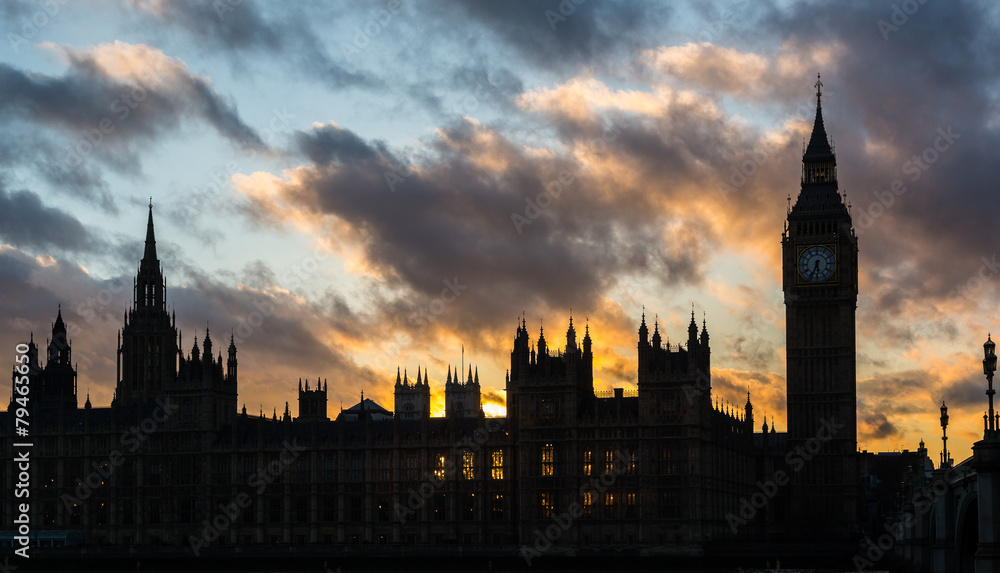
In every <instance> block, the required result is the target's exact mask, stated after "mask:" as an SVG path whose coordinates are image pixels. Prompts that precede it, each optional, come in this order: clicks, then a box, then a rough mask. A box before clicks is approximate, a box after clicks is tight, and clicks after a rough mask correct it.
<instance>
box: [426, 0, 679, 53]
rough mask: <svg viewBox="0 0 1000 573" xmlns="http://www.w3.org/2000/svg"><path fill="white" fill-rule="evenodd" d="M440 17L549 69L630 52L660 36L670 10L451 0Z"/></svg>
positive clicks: (557, 2) (598, 4)
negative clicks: (484, 33)
mask: <svg viewBox="0 0 1000 573" xmlns="http://www.w3.org/2000/svg"><path fill="white" fill-rule="evenodd" d="M448 8H449V9H450V11H453V12H454V13H455V14H454V15H451V14H446V15H445V17H446V18H449V19H453V20H455V21H456V22H461V23H462V24H461V25H456V26H454V29H455V30H456V32H457V33H462V34H464V33H467V32H465V31H463V30H464V29H465V28H466V25H467V22H468V21H469V20H470V19H471V21H473V22H475V23H476V24H478V25H480V26H482V27H484V28H486V29H488V30H490V31H492V32H493V33H494V34H496V35H497V36H498V38H499V39H500V41H501V44H502V45H503V47H504V49H505V50H515V51H516V52H517V53H518V54H519V55H520V56H521V57H522V58H524V59H525V60H527V61H528V62H530V63H531V64H532V65H534V66H536V67H538V68H542V69H548V70H561V69H575V68H579V67H593V66H598V67H603V66H604V65H607V64H610V63H612V62H615V61H619V60H621V59H624V58H625V57H627V56H628V55H629V54H630V53H631V52H632V51H634V50H636V49H639V48H643V47H652V46H653V45H655V43H656V42H658V41H660V40H659V39H656V38H655V37H654V34H653V32H655V31H657V30H659V29H662V27H663V26H665V25H666V23H667V21H668V20H669V17H670V13H671V9H670V8H669V7H666V6H663V5H660V4H656V5H649V4H644V3H638V2H583V3H580V4H578V3H577V2H573V1H572V0H569V1H562V0H547V1H544V2H537V1H532V0H516V1H503V0H486V1H470V0H455V1H453V2H450V6H449V7H448Z"/></svg>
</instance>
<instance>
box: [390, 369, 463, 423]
mask: <svg viewBox="0 0 1000 573" xmlns="http://www.w3.org/2000/svg"><path fill="white" fill-rule="evenodd" d="M450 372H451V370H450V369H449V374H450ZM394 395H395V406H394V408H395V412H394V416H395V418H396V419H397V420H420V419H426V418H430V416H431V392H430V385H429V380H428V379H427V376H421V375H420V367H419V366H418V367H417V381H416V382H415V383H412V384H411V383H410V377H409V375H408V374H407V373H406V370H405V369H403V376H402V378H400V375H399V367H397V368H396V386H395V393H394Z"/></svg>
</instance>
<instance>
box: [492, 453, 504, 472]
mask: <svg viewBox="0 0 1000 573" xmlns="http://www.w3.org/2000/svg"><path fill="white" fill-rule="evenodd" d="M492 470H493V471H492V477H493V479H503V450H493V468H492Z"/></svg>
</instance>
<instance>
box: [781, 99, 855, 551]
mask: <svg viewBox="0 0 1000 573" xmlns="http://www.w3.org/2000/svg"><path fill="white" fill-rule="evenodd" d="M822 87H823V84H822V83H821V82H820V81H818V80H817V82H816V120H815V123H814V124H813V131H812V136H811V137H810V139H809V145H808V146H807V147H806V150H805V154H804V155H803V156H802V187H801V190H800V191H799V195H798V198H797V200H796V201H795V205H794V206H792V207H791V209H790V210H789V212H788V221H787V223H786V226H785V232H784V233H783V234H782V240H781V251H782V270H783V283H784V287H783V288H784V292H785V343H786V349H787V355H786V361H787V377H786V379H787V384H788V388H787V398H788V442H789V443H788V448H789V451H791V452H801V454H802V455H799V454H795V455H794V456H792V455H791V454H790V456H791V457H793V459H792V460H791V462H790V463H789V465H790V466H791V467H790V469H791V470H792V471H791V473H792V484H791V488H790V492H789V493H790V494H791V498H792V499H791V500H790V501H791V503H790V504H789V508H790V512H791V513H790V515H789V516H788V517H789V520H790V525H792V527H790V529H789V530H790V531H798V532H802V533H803V535H805V536H808V537H813V538H824V539H828V540H831V541H832V540H837V539H847V538H848V537H849V536H850V535H851V534H852V533H853V532H855V531H856V530H857V503H858V491H857V490H858V473H857V461H856V452H857V414H856V409H857V377H856V350H855V348H856V343H855V322H854V321H855V318H854V315H855V310H856V309H857V300H858V238H857V235H855V233H854V227H853V224H852V222H851V214H850V212H849V211H848V210H847V206H846V205H844V200H843V198H842V197H841V195H840V193H839V191H838V189H837V159H836V156H835V155H834V152H833V149H832V148H831V147H830V142H829V140H828V139H827V135H826V128H825V127H824V125H823V110H822V107H821V97H822ZM799 448H801V449H799ZM786 461H788V460H787V459H786Z"/></svg>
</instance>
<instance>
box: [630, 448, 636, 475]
mask: <svg viewBox="0 0 1000 573" xmlns="http://www.w3.org/2000/svg"><path fill="white" fill-rule="evenodd" d="M628 475H630V476H631V475H635V450H629V452H628Z"/></svg>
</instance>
